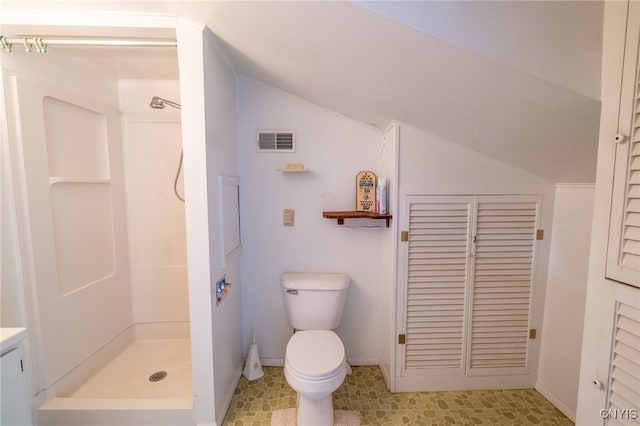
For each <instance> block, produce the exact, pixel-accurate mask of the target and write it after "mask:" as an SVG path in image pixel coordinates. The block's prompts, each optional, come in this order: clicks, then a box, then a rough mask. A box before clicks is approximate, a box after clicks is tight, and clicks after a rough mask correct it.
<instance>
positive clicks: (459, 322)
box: [399, 195, 540, 376]
mask: <svg viewBox="0 0 640 426" xmlns="http://www.w3.org/2000/svg"><path fill="white" fill-rule="evenodd" d="M539 205H540V197H538V196H514V195H506V196H408V197H407V204H406V209H407V219H406V224H405V225H406V226H407V227H408V230H409V231H408V234H409V236H408V242H407V246H406V252H404V253H405V254H404V258H403V259H405V261H406V265H405V266H406V269H405V280H406V294H405V306H404V310H405V324H404V333H405V335H406V338H405V344H404V345H401V346H400V349H399V351H400V352H399V354H400V355H399V356H400V358H401V359H402V360H403V366H402V375H403V376H420V375H443V374H450V375H457V376H464V375H468V376H471V375H504V374H525V373H528V360H529V328H530V327H529V324H530V320H531V318H530V311H531V292H532V283H533V270H534V268H533V265H534V260H535V247H536V244H535V242H536V241H535V238H536V229H537V224H538V207H539Z"/></svg>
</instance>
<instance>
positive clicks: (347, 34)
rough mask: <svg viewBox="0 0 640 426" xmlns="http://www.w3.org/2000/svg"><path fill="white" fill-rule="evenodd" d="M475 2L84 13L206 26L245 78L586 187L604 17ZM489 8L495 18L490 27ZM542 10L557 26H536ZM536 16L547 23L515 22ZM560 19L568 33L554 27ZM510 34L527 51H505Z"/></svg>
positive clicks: (203, 5)
mask: <svg viewBox="0 0 640 426" xmlns="http://www.w3.org/2000/svg"><path fill="white" fill-rule="evenodd" d="M473 3H475V2H468V3H467V2H464V3H459V4H457V6H459V7H462V8H463V9H461V10H463V11H466V13H467V14H466V15H465V13H463V12H461V11H460V10H456V11H455V13H454V12H452V11H451V10H449V9H441V10H440V11H438V10H436V9H433V6H434V5H431V7H432V8H431V9H429V5H428V4H421V3H419V4H413V5H411V4H410V3H398V4H397V5H396V4H395V3H394V2H389V3H380V4H378V5H377V6H376V5H373V6H372V5H371V4H365V6H366V7H363V6H362V5H358V4H354V3H347V2H338V1H330V2H324V1H323V2H179V3H176V2H162V3H158V2H145V3H130V2H128V3H95V4H93V5H92V6H91V7H94V8H105V9H109V10H129V11H130V10H139V11H152V12H170V13H176V14H179V15H180V16H184V17H188V18H191V19H194V20H197V21H199V22H203V23H205V24H206V25H207V26H208V27H209V28H210V29H211V30H212V31H213V33H214V34H215V35H216V36H217V37H218V38H219V39H220V41H221V45H222V46H223V47H224V50H225V51H226V52H227V54H228V56H229V58H230V59H231V62H232V63H233V65H234V67H235V68H236V71H237V72H238V73H240V74H243V75H245V76H247V77H250V78H253V79H255V80H259V81H262V82H264V83H266V84H269V85H272V86H274V87H277V88H279V89H281V90H284V91H286V92H289V93H291V94H294V95H297V96H300V97H302V98H305V99H308V100H309V101H311V102H313V103H315V104H318V105H321V106H323V107H326V108H328V109H331V110H334V111H336V112H338V113H341V114H344V115H346V116H349V117H352V118H354V119H356V120H359V121H361V122H364V123H368V124H371V125H374V126H376V127H379V128H384V127H385V126H386V125H387V124H388V123H389V122H390V121H392V120H400V121H402V122H406V123H408V124H411V125H413V126H415V127H418V128H421V129H424V130H425V131H427V132H430V133H433V134H435V135H438V136H440V137H443V138H446V139H448V140H450V141H452V142H454V143H457V144H460V145H463V146H465V147H467V148H469V149H472V150H475V151H478V152H481V153H483V154H486V155H489V156H491V157H494V158H496V159H498V160H500V161H503V162H506V163H509V164H512V165H514V166H516V167H519V168H522V169H524V170H527V171H530V172H531V173H533V174H536V175H538V176H540V177H542V178H545V179H548V180H550V181H553V182H593V181H594V180H595V158H596V145H597V137H598V122H599V108H600V104H599V100H598V99H597V93H598V91H599V69H600V57H599V51H600V44H601V28H600V27H601V11H602V8H601V7H600V8H598V7H595V8H593V7H590V8H589V7H588V5H589V3H591V2H587V3H584V4H583V3H581V2H571V1H568V2H542V3H563V4H564V6H565V7H564V8H563V9H562V13H561V14H560V17H559V18H558V17H557V14H558V9H557V7H556V8H553V7H551V6H549V8H548V9H545V8H540V7H536V8H535V11H534V12H532V9H531V7H532V6H531V4H529V3H528V2H522V6H521V7H522V9H511V10H509V11H504V10H503V9H502V8H500V7H499V5H497V3H500V2H497V3H493V2H491V3H487V2H483V3H485V9H479V10H480V11H483V12H482V13H480V12H478V10H476V12H477V13H476V14H475V15H473V13H471V12H473V11H474V8H475V7H477V5H476V6H473V5H472V4H473ZM21 4H22V5H23V6H24V3H21ZM519 4H520V2H513V7H514V8H515V7H517V6H518V5H519ZM585 5H587V6H585ZM525 6H526V7H525ZM67 7H69V6H67ZM87 7H88V6H87V3H84V4H83V5H82V8H83V9H86V8H87ZM492 7H498V8H500V10H502V12H501V13H495V14H493V16H495V17H494V18H491V16H492V13H491V12H490V9H491V8H492ZM581 7H582V8H581ZM465 8H467V9H465ZM585 8H586V9H585ZM587 9H588V10H587ZM442 10H445V11H446V13H445V12H443V11H442ZM572 10H573V12H571V11H572ZM438 13H440V14H441V15H442V14H443V13H445V14H446V15H447V19H448V26H442V25H440V26H439V27H438V26H437V25H435V24H434V23H433V22H432V23H429V21H430V19H431V20H432V21H433V20H434V19H435V18H434V16H437V15H438ZM456 14H457V15H456ZM547 14H549V16H552V15H553V14H555V15H553V16H556V18H555V20H554V19H552V18H548V19H547V20H545V19H544V17H545V16H547ZM598 14H599V15H598ZM421 15H422V16H425V19H418V18H417V17H419V16H421ZM388 16H389V17H388ZM456 16H458V17H456ZM473 16H477V18H473ZM534 16H535V17H538V19H541V21H540V22H542V23H544V24H545V25H546V27H545V28H537V27H534V28H530V29H528V30H527V29H523V28H521V27H520V26H519V25H518V20H523V22H524V21H526V19H527V17H528V19H529V20H531V19H533V17H534ZM566 16H573V17H574V18H575V19H576V20H577V21H579V22H578V24H573V23H572V24H571V25H567V26H565V27H562V25H561V24H562V22H561V20H562V19H563V17H566ZM408 17H412V19H409V18H408ZM426 17H431V18H430V19H426ZM463 18H464V19H463ZM401 21H404V23H403V22H401ZM514 21H515V22H514ZM437 22H441V21H439V20H438V21H437ZM470 22H472V23H473V25H471V24H470ZM550 22H553V25H551V24H550ZM507 24H508V25H507ZM522 25H524V23H523V24H522ZM552 27H553V28H552ZM430 28H431V30H430V31H429V29H430ZM519 31H520V32H519ZM549 31H551V33H552V34H554V35H555V36H554V38H549ZM483 34H484V37H485V38H484V39H482V37H483V36H482V35H483ZM576 34H587V37H586V38H585V37H583V38H579V37H578V36H577V35H576ZM576 37H578V38H577V39H576ZM510 38H512V39H513V40H514V43H517V42H519V41H522V40H526V41H527V42H526V43H522V45H521V46H518V45H517V44H514V43H511V44H509V43H505V42H504V41H505V40H509V39H510ZM447 39H449V40H447ZM496 40H501V41H502V43H497V42H496ZM554 40H556V42H554ZM505 46H506V47H505ZM541 49H542V50H543V51H542V52H540V50H541ZM594 52H596V53H594ZM594 56H595V57H594ZM532 57H533V58H534V59H531V58H532ZM578 57H579V59H575V58H578ZM536 58H537V59H536ZM567 58H570V60H567ZM563 64H564V65H563ZM566 64H569V65H566ZM573 77H575V78H573ZM149 78H153V74H150V75H149Z"/></svg>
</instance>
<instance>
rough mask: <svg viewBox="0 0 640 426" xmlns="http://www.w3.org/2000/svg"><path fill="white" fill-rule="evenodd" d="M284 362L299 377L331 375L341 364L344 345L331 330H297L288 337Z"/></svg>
mask: <svg viewBox="0 0 640 426" xmlns="http://www.w3.org/2000/svg"><path fill="white" fill-rule="evenodd" d="M285 362H286V363H287V365H288V367H289V368H290V370H291V372H292V373H294V374H295V375H296V376H297V377H300V378H301V379H307V380H321V379H324V378H326V377H332V376H334V375H335V374H337V372H338V371H339V370H340V368H341V367H342V366H343V363H344V345H343V344H342V340H340V338H339V337H338V335H337V334H336V333H334V332H333V331H331V330H305V331H298V332H297V333H295V334H294V335H293V336H292V337H291V339H289V343H288V344H287V351H286V354H285Z"/></svg>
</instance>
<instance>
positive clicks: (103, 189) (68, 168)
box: [43, 96, 116, 295]
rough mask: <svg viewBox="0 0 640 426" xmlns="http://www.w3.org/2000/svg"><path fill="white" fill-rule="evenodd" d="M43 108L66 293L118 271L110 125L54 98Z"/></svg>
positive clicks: (60, 274)
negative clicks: (108, 129)
mask: <svg viewBox="0 0 640 426" xmlns="http://www.w3.org/2000/svg"><path fill="white" fill-rule="evenodd" d="M43 108H44V124H45V137H46V152H47V158H48V165H49V186H50V191H51V192H50V195H51V215H52V220H53V234H54V242H55V252H56V266H57V268H56V269H57V273H58V280H57V281H58V289H59V292H60V293H61V294H63V295H67V294H70V293H72V292H74V291H77V290H79V289H81V288H82V287H84V286H89V285H91V284H93V283H98V282H100V281H101V280H103V279H105V278H106V277H108V276H110V275H113V274H114V272H115V267H116V265H115V241H114V228H113V209H112V203H111V198H112V194H111V179H110V170H109V150H108V135H107V126H106V120H105V117H104V115H102V114H99V113H97V112H95V111H91V110H89V109H86V108H84V107H81V106H79V105H75V104H72V103H68V102H65V101H62V100H60V99H56V98H53V97H49V96H47V97H45V98H44V99H43ZM70 123H73V127H72V128H73V131H71V132H70V131H69V124H70ZM88 253H91V255H90V256H88V255H87V254H88ZM80 259H83V261H81V262H79V260H80Z"/></svg>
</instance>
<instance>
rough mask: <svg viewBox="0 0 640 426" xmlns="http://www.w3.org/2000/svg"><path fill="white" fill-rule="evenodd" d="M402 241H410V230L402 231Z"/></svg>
mask: <svg viewBox="0 0 640 426" xmlns="http://www.w3.org/2000/svg"><path fill="white" fill-rule="evenodd" d="M400 241H409V231H402V232H400Z"/></svg>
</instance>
